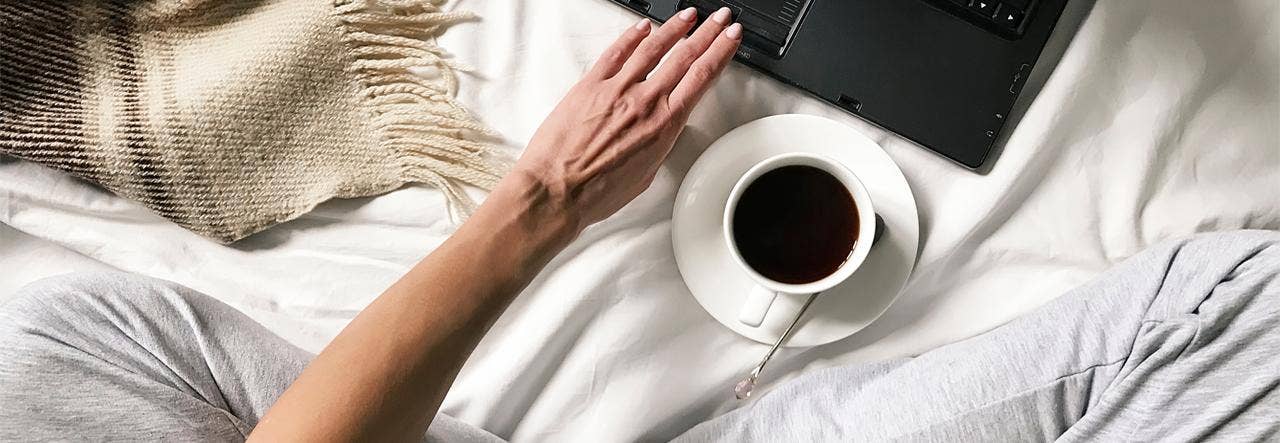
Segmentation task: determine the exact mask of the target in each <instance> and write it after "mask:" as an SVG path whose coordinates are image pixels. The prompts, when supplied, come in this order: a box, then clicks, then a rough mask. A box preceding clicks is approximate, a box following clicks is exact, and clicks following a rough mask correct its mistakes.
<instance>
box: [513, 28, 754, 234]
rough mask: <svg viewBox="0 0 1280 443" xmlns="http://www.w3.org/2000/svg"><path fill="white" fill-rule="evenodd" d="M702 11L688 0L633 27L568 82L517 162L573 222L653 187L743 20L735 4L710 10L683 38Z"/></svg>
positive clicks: (602, 214) (608, 211)
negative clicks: (656, 22)
mask: <svg viewBox="0 0 1280 443" xmlns="http://www.w3.org/2000/svg"><path fill="white" fill-rule="evenodd" d="M696 18H697V15H696V12H695V11H694V9H693V8H689V9H687V10H684V11H682V12H680V13H678V14H676V15H675V16H673V17H672V18H671V19H670V20H668V21H667V22H666V23H665V24H663V25H662V26H661V27H660V28H658V29H657V30H656V31H651V29H650V24H649V21H648V20H647V19H646V20H641V21H640V23H637V24H636V26H633V27H632V28H630V29H628V30H627V31H626V32H625V33H623V35H622V37H620V38H619V39H618V41H617V42H615V43H614V44H613V46H611V47H610V48H609V49H608V50H606V51H605V53H604V55H602V56H601V57H600V60H599V61H597V62H596V64H595V66H594V67H593V68H592V69H591V71H590V72H588V73H587V74H586V76H585V77H584V78H582V80H580V81H579V82H578V84H577V85H575V86H574V87H573V88H572V89H570V90H569V93H568V94H567V95H566V96H565V98H564V99H563V100H562V101H561V102H560V104H559V105H558V106H556V108H555V110H553V111H552V112H551V114H550V115H549V116H548V117H547V119H546V120H545V121H544V122H543V123H542V126H541V127H539V128H538V131H537V132H536V133H535V134H534V136H533V139H532V140H531V141H530V143H529V146H528V148H527V149H526V150H525V153H524V155H523V156H522V157H521V158H520V160H519V161H517V162H516V165H515V167H514V168H513V171H512V172H513V173H514V174H520V175H523V176H526V177H530V178H533V182H534V183H538V184H539V186H543V187H545V188H546V189H545V191H546V192H547V193H548V194H549V195H550V198H551V199H552V200H553V201H554V202H555V203H557V205H558V206H559V207H560V209H561V210H563V211H566V212H569V214H567V215H568V216H569V217H571V218H572V219H573V220H575V221H576V223H575V225H576V226H575V227H576V228H577V230H581V229H582V228H585V227H586V226H588V225H591V224H592V223H595V222H598V221H600V220H603V219H605V218H606V217H608V216H610V215H612V214H613V213H614V212H617V211H618V210H619V209H621V208H622V207H623V206H624V205H626V204H627V203H628V202H630V201H631V200H632V199H634V198H635V197H636V196H637V195H639V194H640V192H642V191H644V190H645V189H646V188H648V187H649V184H650V183H651V182H652V181H653V178H654V176H655V175H656V174H657V172H658V168H659V166H661V164H662V162H663V160H665V159H666V158H667V154H669V153H670V152H671V148H672V146H673V145H674V144H675V141H676V138H677V137H678V136H679V135H680V132H681V131H682V130H684V126H685V123H686V122H687V121H688V119H689V114H690V112H691V111H692V110H693V108H694V106H695V105H697V103H698V101H699V100H701V98H702V96H703V94H704V93H706V91H707V90H708V89H710V88H711V86H712V84H713V83H714V81H715V79H716V78H717V77H718V76H719V75H720V73H721V72H722V71H723V70H724V68H725V66H726V65H727V64H728V63H729V61H730V60H732V59H733V55H734V53H735V52H736V51H737V48H738V43H739V42H740V41H741V40H742V26H741V25H740V24H736V23H735V24H732V25H730V21H731V20H732V17H731V14H730V12H729V10H728V9H727V8H725V9H721V10H720V11H718V12H716V13H715V14H712V16H711V17H710V18H709V19H708V20H706V21H705V22H704V23H703V24H702V26H701V27H699V29H698V30H697V31H696V32H695V33H694V34H693V35H692V36H690V37H689V38H688V39H685V40H683V41H681V37H684V36H685V35H687V34H688V32H689V30H690V29H692V28H693V26H694V24H695V22H696ZM668 53H670V56H669V57H668V58H667V60H666V61H665V62H662V65H661V66H658V63H659V62H660V61H661V60H662V58H663V56H664V55H667V54H668ZM655 68H656V70H655ZM650 74H652V75H650Z"/></svg>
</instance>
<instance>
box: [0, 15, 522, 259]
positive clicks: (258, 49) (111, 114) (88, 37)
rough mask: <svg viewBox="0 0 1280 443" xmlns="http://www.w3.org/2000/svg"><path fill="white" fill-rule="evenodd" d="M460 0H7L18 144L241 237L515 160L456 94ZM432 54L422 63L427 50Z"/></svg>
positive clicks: (478, 175)
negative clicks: (450, 41)
mask: <svg viewBox="0 0 1280 443" xmlns="http://www.w3.org/2000/svg"><path fill="white" fill-rule="evenodd" d="M441 3H443V0H417V1H405V0H368V1H349V0H338V1H337V3H336V4H332V3H325V2H320V1H314V0H163V1H162V0H149V1H133V0H98V1H88V0H85V1H57V0H55V1H29V0H0V152H3V153H7V154H11V155H14V156H17V157H20V158H24V159H27V160H31V161H35V162H38V163H42V164H44V165H47V166H51V167H54V168H57V169H61V170H64V171H68V172H70V173H73V174H76V175H78V176H80V177H83V178H86V179H88V180H90V181H93V182H95V183H98V184H100V185H102V186H104V187H106V188H107V189H109V190H111V191H113V192H115V193H117V194H119V195H121V196H124V197H127V198H130V199H133V200H136V201H138V202H140V203H142V204H143V205H146V206H147V207H148V208H151V209H152V210H154V211H155V212H156V213H158V214H160V215H161V216H164V217H165V218H167V219H169V220H172V221H173V222H175V223H177V224H179V225H182V226H184V227H186V228H188V229H190V230H192V231H195V232H197V233H200V234H202V235H205V236H207V237H209V238H212V239H214V240H217V241H220V242H232V241H235V240H238V239H240V238H243V237H245V236H248V235H250V234H253V233H255V232H258V231H261V230H263V229H266V228H268V227H270V226H272V225H274V224H277V223H280V222H283V221H286V220H290V219H293V218H295V217H298V216H299V215H301V214H303V213H305V212H307V211H309V210H311V209H312V208H313V207H314V206H315V205H316V204H318V203H320V202H323V201H325V200H328V199H330V198H333V197H358V196H366V195H371V194H378V193H382V192H387V191H390V190H392V189H395V188H397V187H400V186H402V185H403V184H405V183H408V182H423V183H428V184H431V185H434V186H437V187H439V188H440V189H442V190H443V191H444V192H445V193H446V195H448V197H449V199H450V201H451V203H452V209H455V210H458V212H457V213H458V214H465V213H466V212H467V211H469V209H470V207H471V205H472V204H473V203H472V202H471V200H470V199H468V198H467V196H466V194H465V193H463V191H462V186H463V185H464V184H469V185H475V186H478V187H481V188H486V187H490V186H492V185H493V184H494V183H495V182H496V181H497V179H498V177H499V175H500V174H501V172H502V170H503V168H504V166H505V165H504V162H503V161H501V160H500V157H499V156H496V155H494V153H493V152H491V150H492V148H491V145H489V144H486V143H485V142H484V141H483V140H484V138H485V137H484V136H485V135H486V134H487V131H486V130H485V129H484V128H483V127H482V126H481V125H480V124H478V123H477V122H476V120H475V119H474V118H472V117H471V116H469V115H468V114H467V112H466V111H465V110H463V109H462V108H461V107H460V106H459V105H458V104H457V103H456V102H455V101H454V100H453V98H452V95H453V93H454V89H455V87H456V84H457V83H456V81H455V73H454V69H455V68H456V66H454V64H453V63H452V62H450V61H449V60H448V59H446V58H445V55H444V54H443V53H442V51H441V50H440V49H439V48H437V47H436V46H435V44H434V37H435V36H436V35H438V34H439V33H440V32H442V31H443V29H444V28H445V27H446V26H448V25H450V24H453V23H456V22H458V21H461V20H466V19H469V18H471V16H470V15H468V14H466V13H460V12H448V11H446V10H444V9H443V8H442V5H441ZM412 67H423V68H425V69H424V71H425V72H418V73H417V74H419V75H415V74H412V73H410V72H409V68H412Z"/></svg>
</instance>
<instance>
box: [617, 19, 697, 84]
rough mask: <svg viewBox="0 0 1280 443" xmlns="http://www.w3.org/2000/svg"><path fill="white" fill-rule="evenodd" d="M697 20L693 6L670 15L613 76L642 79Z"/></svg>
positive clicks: (631, 79) (628, 79)
mask: <svg viewBox="0 0 1280 443" xmlns="http://www.w3.org/2000/svg"><path fill="white" fill-rule="evenodd" d="M697 21H698V11H697V10H696V9H693V8H689V9H685V10H683V11H680V12H679V13H677V14H676V15H674V16H672V17H671V18H670V19H669V20H667V22H666V23H663V24H662V26H661V27H659V28H658V30H657V31H654V32H653V34H652V35H650V36H649V37H647V38H645V39H644V41H643V42H640V46H639V47H637V48H636V50H635V52H634V53H632V54H631V57H630V58H628V59H627V62H626V64H625V65H623V67H622V70H621V71H620V72H618V75H616V76H615V77H614V78H617V79H619V80H621V81H624V82H628V83H637V82H640V81H643V80H644V79H645V78H646V77H648V76H649V73H650V72H653V68H654V67H656V66H658V62H660V61H662V57H663V56H666V55H667V52H668V51H671V47H672V46H675V45H676V43H677V42H679V41H680V39H681V38H683V37H684V36H685V34H688V33H689V30H690V29H693V25H694V24H695V23H697Z"/></svg>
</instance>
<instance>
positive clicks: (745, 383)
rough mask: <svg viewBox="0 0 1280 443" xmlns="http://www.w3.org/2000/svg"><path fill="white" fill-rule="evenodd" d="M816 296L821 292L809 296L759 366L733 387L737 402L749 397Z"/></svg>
mask: <svg viewBox="0 0 1280 443" xmlns="http://www.w3.org/2000/svg"><path fill="white" fill-rule="evenodd" d="M818 294H821V292H815V293H814V294H813V295H810V296H809V299H808V300H805V302H804V306H802V307H800V312H797V313H796V318H794V319H792V320H791V325H790V326H787V330H785V331H782V335H781V336H779V337H778V341H776V342H774V343H773V347H772V348H769V353H768V354H765V355H764V359H762V360H760V364H758V365H756V367H755V369H752V370H751V373H750V374H748V375H747V377H746V378H744V379H742V381H739V382H738V384H737V385H734V387H733V393H734V395H735V396H736V397H738V400H746V399H748V398H750V397H751V391H752V390H754V389H755V387H756V379H757V378H760V372H761V371H764V365H765V364H766V363H769V359H771V358H773V354H774V353H775V352H778V348H780V347H782V343H783V342H786V341H787V337H790V336H791V331H793V330H795V329H796V325H798V324H800V319H801V318H803V317H804V313H805V311H808V310H809V306H810V305H812V304H813V301H814V300H817V299H818Z"/></svg>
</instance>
